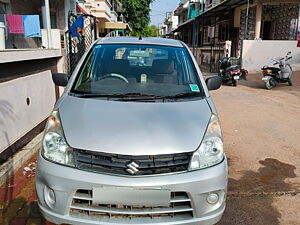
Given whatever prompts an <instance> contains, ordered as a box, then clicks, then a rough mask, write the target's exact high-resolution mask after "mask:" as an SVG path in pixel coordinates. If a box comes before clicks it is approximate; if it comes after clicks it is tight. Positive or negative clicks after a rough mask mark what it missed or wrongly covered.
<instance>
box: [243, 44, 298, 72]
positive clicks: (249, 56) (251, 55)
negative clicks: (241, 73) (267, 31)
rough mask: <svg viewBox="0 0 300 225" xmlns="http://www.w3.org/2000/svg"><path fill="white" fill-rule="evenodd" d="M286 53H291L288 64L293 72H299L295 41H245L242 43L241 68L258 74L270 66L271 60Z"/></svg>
mask: <svg viewBox="0 0 300 225" xmlns="http://www.w3.org/2000/svg"><path fill="white" fill-rule="evenodd" d="M288 51H292V57H293V59H291V60H290V61H289V62H290V64H291V66H292V67H293V70H294V71H300V48H297V41H267V40H263V41H262V40H245V41H243V53H242V54H243V55H242V64H243V68H244V69H246V70H248V71H249V73H257V72H260V71H261V70H260V69H261V68H262V67H263V66H264V65H271V63H270V62H269V60H270V59H272V58H278V57H284V56H285V54H286V53H287V52H288Z"/></svg>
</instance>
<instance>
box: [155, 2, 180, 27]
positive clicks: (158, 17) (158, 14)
mask: <svg viewBox="0 0 300 225" xmlns="http://www.w3.org/2000/svg"><path fill="white" fill-rule="evenodd" d="M179 2H180V1H179V0H154V2H153V3H152V4H151V15H150V16H151V22H150V23H151V24H153V25H156V26H157V25H158V24H159V23H162V22H163V20H164V18H165V17H166V12H169V11H174V10H175V9H176V8H177V6H178V5H179ZM160 26H161V24H160Z"/></svg>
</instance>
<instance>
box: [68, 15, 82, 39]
mask: <svg viewBox="0 0 300 225" xmlns="http://www.w3.org/2000/svg"><path fill="white" fill-rule="evenodd" d="M78 28H79V29H78ZM82 28H83V16H79V17H78V18H77V20H75V22H74V23H73V24H72V26H71V27H70V31H71V34H72V36H73V37H76V38H77V39H78V40H80V38H79V31H81V30H82Z"/></svg>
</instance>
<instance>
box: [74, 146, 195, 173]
mask: <svg viewBox="0 0 300 225" xmlns="http://www.w3.org/2000/svg"><path fill="white" fill-rule="evenodd" d="M74 152H75V161H76V167H77V168H78V169H81V170H87V171H92V172H96V173H106V174H115V175H135V176H141V175H154V174H165V173H174V172H183V171H187V170H188V167H189V163H190V159H191V156H192V153H191V152H189V153H179V154H167V155H154V156H129V155H119V154H108V153H99V152H94V151H86V150H79V149H75V150H74Z"/></svg>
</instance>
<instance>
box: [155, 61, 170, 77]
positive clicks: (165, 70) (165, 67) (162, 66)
mask: <svg viewBox="0 0 300 225" xmlns="http://www.w3.org/2000/svg"><path fill="white" fill-rule="evenodd" d="M174 69H175V68H174V62H173V61H172V60H169V59H155V60H153V63H152V70H153V72H154V73H156V74H171V73H173V72H174Z"/></svg>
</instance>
